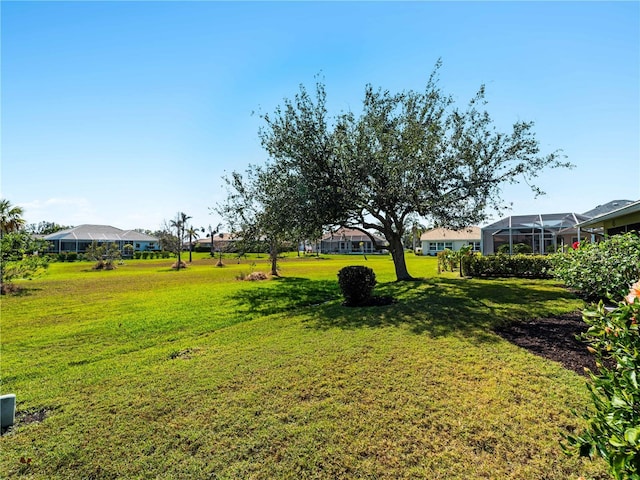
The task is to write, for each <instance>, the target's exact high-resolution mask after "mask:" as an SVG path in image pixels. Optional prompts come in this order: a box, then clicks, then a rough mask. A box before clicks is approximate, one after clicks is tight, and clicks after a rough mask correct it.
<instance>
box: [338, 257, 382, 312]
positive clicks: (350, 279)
mask: <svg viewBox="0 0 640 480" xmlns="http://www.w3.org/2000/svg"><path fill="white" fill-rule="evenodd" d="M376 283H377V282H376V274H375V273H374V272H373V270H372V269H370V268H369V267H365V266H362V265H350V266H347V267H344V268H342V269H341V270H340V271H339V272H338V284H339V285H340V290H341V291H342V295H343V296H344V299H345V305H349V306H356V305H365V304H366V303H367V302H368V301H369V300H370V299H371V292H373V287H375V286H376Z"/></svg>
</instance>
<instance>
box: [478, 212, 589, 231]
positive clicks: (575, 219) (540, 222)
mask: <svg viewBox="0 0 640 480" xmlns="http://www.w3.org/2000/svg"><path fill="white" fill-rule="evenodd" d="M586 220H589V217H585V216H584V215H582V214H580V213H571V212H568V213H542V214H535V215H512V216H509V217H505V218H502V219H500V220H498V221H497V222H495V223H492V224H491V225H487V226H486V227H483V228H482V230H483V231H496V232H497V231H500V230H508V229H510V228H511V229H527V228H538V229H539V228H541V227H542V228H549V229H553V230H564V229H569V228H574V227H575V226H576V224H578V223H579V222H583V221H586Z"/></svg>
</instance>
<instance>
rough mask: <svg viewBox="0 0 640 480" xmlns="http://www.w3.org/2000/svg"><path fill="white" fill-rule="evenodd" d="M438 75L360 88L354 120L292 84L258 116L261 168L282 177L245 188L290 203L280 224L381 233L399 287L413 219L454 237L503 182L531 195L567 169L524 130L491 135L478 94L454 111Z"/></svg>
mask: <svg viewBox="0 0 640 480" xmlns="http://www.w3.org/2000/svg"><path fill="white" fill-rule="evenodd" d="M439 68H440V62H439V63H438V64H437V65H436V67H435V69H434V71H433V73H432V74H431V76H430V77H429V80H428V82H427V84H426V86H425V88H424V90H423V91H413V90H409V91H403V92H399V93H391V92H389V91H388V90H381V89H374V88H373V87H372V86H371V85H368V86H367V87H366V88H365V93H364V100H363V104H362V111H361V113H360V114H359V115H356V114H354V113H353V112H341V113H339V114H337V115H335V116H329V114H328V112H327V102H326V92H325V87H324V85H323V83H322V82H318V83H317V84H316V89H315V96H312V95H310V94H309V92H308V91H307V90H306V89H305V87H304V86H300V91H299V92H298V93H297V94H296V95H295V96H294V98H293V99H285V100H284V103H283V105H281V106H279V107H277V108H276V109H275V111H274V112H273V113H272V114H263V115H261V117H262V119H263V120H264V122H265V124H264V126H263V127H262V128H261V130H260V132H259V136H260V139H261V142H262V145H263V147H264V148H265V150H266V151H267V152H268V154H269V155H270V157H271V159H272V163H271V167H270V168H271V169H272V170H273V171H279V172H283V173H284V175H281V176H280V177H276V180H275V181H276V182H278V178H280V181H279V185H278V186H277V188H276V187H273V186H268V187H261V185H260V184H259V183H255V184H253V185H254V187H255V188H257V189H261V188H262V189H263V190H264V191H267V190H266V189H267V188H268V189H269V190H268V191H270V192H273V191H274V190H275V191H278V192H279V195H280V196H281V197H286V198H289V199H291V198H293V199H295V200H296V202H297V205H298V206H297V207H296V208H294V209H293V210H291V211H290V212H289V220H288V222H294V223H295V222H297V223H300V222H304V223H305V224H306V225H307V228H309V227H311V226H313V227H314V228H315V229H318V228H327V227H332V226H335V227H337V226H344V227H351V228H357V229H360V230H362V231H363V232H365V233H367V232H370V231H375V232H378V233H380V234H381V235H382V236H384V237H385V239H386V240H387V241H388V242H389V249H390V251H391V254H392V256H393V261H394V264H395V270H396V276H397V278H398V280H408V279H411V276H410V275H409V272H408V271H407V268H406V264H405V260H404V247H403V244H402V237H403V235H404V233H405V231H406V230H407V229H408V228H411V225H413V223H414V222H415V221H416V219H418V218H423V219H427V220H428V221H430V223H433V224H434V225H438V226H443V227H448V228H453V229H460V228H464V227H467V226H469V225H472V224H475V223H479V222H481V221H483V220H485V219H486V218H487V217H488V215H489V214H490V211H491V210H501V209H502V208H504V207H505V206H506V205H505V202H504V200H503V199H502V196H501V193H502V187H503V186H504V185H505V184H509V183H518V182H520V181H522V180H525V181H526V183H527V184H528V185H529V186H530V188H531V189H532V190H533V191H534V192H535V193H536V194H540V193H543V192H542V191H541V190H540V189H539V188H538V187H537V186H536V185H535V184H533V182H532V179H534V178H535V177H537V176H538V175H539V174H540V172H541V171H543V170H544V169H546V168H556V167H568V166H570V164H568V163H566V162H564V161H563V159H564V156H563V155H562V154H561V152H560V151H554V152H551V153H547V154H542V153H541V152H540V147H539V142H538V140H537V139H536V136H535V133H534V131H533V126H534V124H533V122H526V121H520V122H516V123H515V124H513V127H512V129H511V131H509V132H500V131H498V130H497V129H496V127H495V126H494V123H493V121H492V119H491V117H490V115H489V113H488V112H487V111H486V110H485V109H484V107H485V105H486V101H485V89H484V86H481V87H480V88H479V90H478V92H477V94H476V95H475V96H474V97H473V98H472V99H471V100H470V102H469V103H468V105H466V106H465V108H459V107H458V106H456V105H455V102H454V101H453V99H452V97H451V96H450V95H447V94H445V93H444V92H443V91H442V90H441V88H440V87H439V82H438V70H439ZM291 179H294V181H293V182H291ZM300 206H302V208H299V207H300ZM296 216H300V217H299V218H297V219H296V218H294V217H296ZM287 225H289V226H290V225H291V223H288V224H287Z"/></svg>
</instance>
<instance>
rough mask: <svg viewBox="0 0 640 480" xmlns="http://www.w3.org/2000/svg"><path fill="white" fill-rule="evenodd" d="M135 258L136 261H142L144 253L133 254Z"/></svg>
mask: <svg viewBox="0 0 640 480" xmlns="http://www.w3.org/2000/svg"><path fill="white" fill-rule="evenodd" d="M133 257H134V258H135V259H136V260H140V257H142V252H133Z"/></svg>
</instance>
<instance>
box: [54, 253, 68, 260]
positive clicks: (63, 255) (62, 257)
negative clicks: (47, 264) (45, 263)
mask: <svg viewBox="0 0 640 480" xmlns="http://www.w3.org/2000/svg"><path fill="white" fill-rule="evenodd" d="M66 259H67V254H66V253H64V252H60V253H57V254H56V260H57V261H58V262H64V261H65V260H66Z"/></svg>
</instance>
